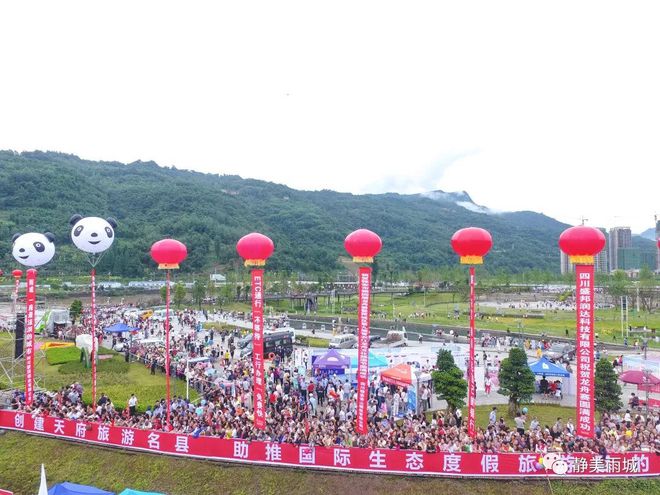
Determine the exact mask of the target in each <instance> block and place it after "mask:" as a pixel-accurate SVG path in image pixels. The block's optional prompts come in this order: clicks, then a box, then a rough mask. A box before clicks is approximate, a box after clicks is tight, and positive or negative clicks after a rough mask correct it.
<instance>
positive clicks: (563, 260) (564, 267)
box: [559, 249, 574, 275]
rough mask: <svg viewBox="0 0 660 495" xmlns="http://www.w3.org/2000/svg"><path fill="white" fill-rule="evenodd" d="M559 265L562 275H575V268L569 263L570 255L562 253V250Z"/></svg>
mask: <svg viewBox="0 0 660 495" xmlns="http://www.w3.org/2000/svg"><path fill="white" fill-rule="evenodd" d="M559 264H560V268H559V269H560V270H561V274H562V275H566V274H567V273H573V271H574V268H573V265H572V264H571V263H570V262H569V261H568V255H567V254H566V253H565V252H564V251H562V250H561V249H560V250H559Z"/></svg>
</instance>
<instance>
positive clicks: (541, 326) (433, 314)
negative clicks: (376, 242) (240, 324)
mask: <svg viewBox="0 0 660 495" xmlns="http://www.w3.org/2000/svg"><path fill="white" fill-rule="evenodd" d="M287 304H288V302H286V301H283V302H280V303H279V305H277V306H275V307H276V308H278V309H279V310H281V311H286V310H287V309H290V308H289V307H288V306H287ZM341 306H344V307H347V308H351V309H352V311H351V312H349V313H343V314H344V315H346V316H349V317H356V311H357V296H352V297H350V298H342V300H341ZM477 306H478V310H480V311H481V312H482V313H484V314H485V315H487V316H490V319H484V320H478V321H477V323H476V325H477V329H479V328H489V329H493V330H506V329H507V328H508V329H509V330H511V332H513V333H516V332H518V331H522V332H525V333H546V334H550V335H557V336H561V337H563V336H565V330H566V329H568V330H569V335H571V336H573V337H574V336H575V312H574V311H557V312H554V311H534V312H535V313H543V314H544V318H538V319H536V318H524V317H523V314H524V313H526V312H528V311H529V310H524V309H505V310H503V312H504V313H506V314H507V315H510V316H506V317H505V316H498V315H496V311H495V308H492V307H486V306H482V307H479V304H478V303H477ZM339 307H340V305H339V304H335V311H338V310H339ZM454 308H458V309H459V310H460V312H461V316H460V318H459V319H457V320H456V319H454V318H453V311H454ZM372 309H373V310H374V311H377V312H382V313H383V314H385V315H386V318H387V319H388V320H390V319H392V312H393V311H394V314H395V315H397V316H398V314H399V313H401V316H402V317H405V318H407V320H408V321H414V322H418V323H435V324H438V325H440V326H442V325H447V326H464V327H467V326H468V325H469V322H468V316H467V311H468V310H469V308H468V304H467V302H461V301H460V297H459V296H458V295H457V294H447V293H429V294H427V295H426V297H424V294H411V295H406V296H394V297H392V296H391V295H385V294H376V295H375V296H374V299H373V304H372ZM414 313H426V314H427V316H426V317H425V318H414V317H409V315H411V314H414ZM318 314H319V315H323V316H333V313H332V307H331V306H326V305H325V304H320V305H319V308H318ZM449 314H452V316H451V317H448V315H449ZM496 318H497V319H496ZM595 319H596V322H595V325H596V331H597V332H598V334H599V337H600V340H601V341H604V342H617V343H622V339H621V321H620V313H619V310H617V309H599V310H596V312H595ZM629 320H630V324H631V325H632V326H644V325H646V326H648V327H650V328H660V313H649V312H644V311H641V312H640V313H637V312H636V311H634V310H631V312H630V314H629ZM629 340H630V345H631V346H632V343H633V340H634V339H633V338H631V339H629ZM651 345H652V346H653V345H656V344H655V343H653V342H651Z"/></svg>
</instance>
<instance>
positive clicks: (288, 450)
mask: <svg viewBox="0 0 660 495" xmlns="http://www.w3.org/2000/svg"><path fill="white" fill-rule="evenodd" d="M0 428H4V429H9V430H18V431H25V432H30V433H37V434H40V435H49V436H56V437H60V438H68V439H71V440H77V441H83V442H88V443H94V444H101V445H106V446H114V447H119V448H122V449H126V450H143V451H148V452H156V453H161V454H169V455H177V456H182V457H200V458H204V459H211V460H218V461H235V462H246V463H253V464H268V465H283V466H298V467H310V468H318V469H341V470H344V471H346V470H353V471H364V472H370V473H377V472H384V473H389V474H406V475H411V474H415V475H427V476H450V477H451V476H455V477H463V476H464V477H470V476H472V477H484V478H491V477H503V478H507V477H508V478H522V477H544V476H551V477H554V478H560V477H574V478H603V477H629V476H657V475H659V474H660V456H658V455H656V454H655V453H649V452H629V453H625V454H612V455H608V456H606V457H603V456H600V455H596V454H581V453H579V454H578V453H576V454H561V455H558V456H557V457H558V459H557V460H554V464H551V465H550V466H549V467H548V468H544V467H542V466H541V464H539V455H538V454H480V453H475V454H468V453H447V452H440V453H426V452H420V451H414V450H390V449H358V448H346V447H321V446H316V447H313V446H308V445H300V446H297V445H293V444H288V443H275V442H256V441H254V442H250V441H247V440H228V439H224V438H219V437H203V436H201V437H199V438H195V437H194V436H191V435H180V434H175V433H163V432H159V431H152V430H136V429H133V428H124V427H118V426H110V425H104V424H99V423H83V422H77V421H72V420H67V419H58V418H52V417H48V416H32V415H31V414H29V413H21V412H17V411H9V410H0ZM547 457H549V456H546V458H547ZM545 464H549V463H548V461H547V460H546V461H545ZM557 472H565V473H566V474H557Z"/></svg>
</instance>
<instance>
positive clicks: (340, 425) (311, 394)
mask: <svg viewBox="0 0 660 495" xmlns="http://www.w3.org/2000/svg"><path fill="white" fill-rule="evenodd" d="M189 316H190V315H189ZM178 317H179V316H177V318H178ZM180 323H181V326H180V329H179V332H178V333H177V335H176V336H175V337H174V338H173V339H172V348H173V355H174V360H173V363H174V365H173V375H178V376H180V377H184V373H185V364H183V366H184V368H183V369H182V368H181V365H182V363H184V362H185V361H184V360H177V359H176V358H177V356H178V355H184V354H185V355H187V356H195V355H196V356H205V355H206V356H209V360H208V361H206V360H203V362H199V363H198V364H197V365H196V366H195V367H193V368H191V369H190V370H189V375H188V378H189V379H190V380H191V383H193V386H194V387H195V388H197V390H199V392H200V397H201V399H200V400H199V401H198V402H192V401H189V400H186V399H185V398H183V397H178V396H177V397H174V398H173V399H172V400H171V403H170V404H169V407H170V416H171V424H169V425H168V424H166V408H167V407H168V405H167V404H166V402H165V400H164V399H162V400H160V401H158V402H156V403H154V404H147V405H146V406H147V407H146V410H145V411H144V412H138V411H139V410H140V406H139V402H138V400H139V397H136V396H135V395H133V396H131V397H130V398H123V399H127V400H126V407H125V408H118V407H116V405H115V403H114V402H113V399H116V398H112V397H107V396H106V395H105V394H101V395H100V398H99V400H98V403H97V405H96V407H95V408H94V407H92V406H91V405H89V404H83V402H82V400H81V397H82V387H81V386H80V384H78V383H75V384H71V386H69V387H66V388H62V389H60V390H58V391H54V392H45V393H38V394H37V395H36V399H35V401H34V403H33V404H32V405H31V406H29V407H28V406H26V405H25V402H24V400H23V396H22V393H21V392H17V393H15V395H14V398H13V400H12V407H13V408H14V409H19V410H23V411H27V412H30V413H32V414H43V415H49V416H55V417H59V418H68V419H72V420H78V421H99V422H103V423H111V424H113V425H116V426H130V427H135V428H142V429H155V430H164V431H173V432H177V433H182V434H190V435H193V436H197V437H198V436H216V437H223V438H240V439H249V440H267V441H275V442H286V443H294V444H312V445H325V446H332V445H334V446H347V447H350V446H355V447H372V448H391V449H414V450H422V451H426V452H459V451H461V452H488V453H490V452H533V453H545V452H547V451H563V452H593V453H601V454H602V453H605V452H623V451H630V450H640V451H653V450H655V449H657V448H658V444H659V443H660V414H658V413H657V412H655V413H650V414H648V415H647V414H644V413H642V412H641V411H640V410H639V409H637V410H632V411H629V412H627V413H626V414H611V415H604V416H603V418H602V420H601V421H600V423H599V424H598V426H597V430H596V433H597V435H596V439H593V440H592V439H586V440H585V439H580V438H577V437H576V435H575V427H574V425H573V423H572V422H571V420H567V421H563V420H562V418H557V420H556V422H554V424H541V423H540V422H539V421H538V419H537V418H535V417H527V416H526V415H525V414H519V415H518V416H517V417H516V418H515V425H514V426H510V425H508V424H507V422H506V421H505V420H504V417H503V416H502V415H501V414H498V412H497V411H496V410H493V411H492V412H491V415H490V417H489V424H488V425H487V426H485V425H482V426H481V427H479V428H478V431H477V434H476V436H475V437H474V438H470V437H469V436H468V434H467V427H466V424H465V422H464V421H463V418H462V417H461V415H460V410H459V411H457V412H455V413H453V414H449V413H447V412H444V411H436V412H434V413H432V414H431V413H428V414H425V413H419V414H412V413H405V411H406V404H407V401H408V396H407V392H408V391H407V390H406V389H405V388H403V387H395V386H390V385H387V384H385V383H382V382H380V381H379V377H378V376H377V375H376V374H374V375H372V376H371V380H370V387H369V392H370V393H369V405H368V419H369V431H368V433H367V434H366V435H359V434H358V433H357V432H356V426H355V424H356V422H355V419H356V418H355V416H356V409H357V393H356V388H355V386H354V385H352V384H351V383H350V382H349V381H348V380H346V379H345V378H343V376H342V375H337V374H334V373H327V372H321V373H318V374H316V375H314V376H310V375H309V373H307V372H305V371H304V369H303V368H301V367H300V366H298V365H297V363H294V358H293V357H279V356H278V357H277V359H276V360H274V361H272V362H271V364H270V365H269V366H268V371H267V380H266V390H267V396H266V397H267V406H266V411H267V420H266V429H265V430H258V429H256V428H254V426H253V415H252V411H253V406H254V404H253V399H252V379H251V377H252V362H251V359H250V358H240V357H236V356H234V355H232V354H230V353H229V340H230V337H233V335H232V334H231V333H226V332H224V333H221V332H216V334H215V335H212V334H210V333H209V332H206V333H205V334H204V336H203V337H202V336H196V334H197V333H198V332H196V331H195V328H196V323H197V322H196V321H195V319H194V318H188V319H186V318H185V317H183V315H182V320H181V322H180ZM142 330H143V331H144V329H142ZM151 330H152V329H147V331H148V333H149V334H150V335H151ZM159 331H160V328H159V327H158V326H157V325H156V326H155V327H154V328H153V335H156V336H157V335H158V333H159ZM161 347H162V346H161ZM161 347H159V346H150V347H149V346H145V347H144V348H141V347H139V346H137V347H135V346H134V347H132V348H131V352H134V353H135V356H136V357H138V358H139V359H140V360H142V362H143V363H144V364H145V366H152V365H153V363H156V365H157V366H158V367H162V366H161V365H162V362H163V360H164V356H163V351H162V348H161ZM211 358H212V359H211ZM153 371H154V369H153V368H152V372H153ZM127 392H128V391H127ZM431 393H432V391H431V390H430V389H422V391H421V393H420V397H421V398H422V401H423V407H422V410H425V409H427V408H428V406H429V405H430V396H431Z"/></svg>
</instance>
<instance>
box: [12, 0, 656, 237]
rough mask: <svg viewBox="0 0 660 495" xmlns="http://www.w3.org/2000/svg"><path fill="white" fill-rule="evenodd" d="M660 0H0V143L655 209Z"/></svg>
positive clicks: (281, 176)
mask: <svg viewBox="0 0 660 495" xmlns="http://www.w3.org/2000/svg"><path fill="white" fill-rule="evenodd" d="M659 14H660V3H659V2H656V1H649V2H643V1H640V2H607V1H601V2H593V3H592V2H579V1H570V2H561V1H560V2H529V1H521V2H505V1H497V2H493V1H488V2H483V3H481V2H467V1H455V2H440V1H437V0H436V1H431V2H415V1H405V2H404V1H400V2H388V1H382V0H381V1H377V2H370V1H359V0H351V1H337V0H334V1H332V2H317V1H313V0H304V1H300V2H290V1H267V2H266V1H264V2H256V1H254V2H249V1H244V2H220V1H209V2H201V1H191V0H186V1H180V2H166V1H162V0H159V1H144V0H142V1H134V0H132V1H117V0H115V1H112V2H89V1H79V2H75V1H60V2H52V1H48V2H31V1H23V2H12V3H11V4H9V3H8V2H3V3H2V5H0V47H1V48H0V50H1V53H2V58H1V60H2V69H1V70H0V148H2V149H14V150H33V149H41V150H55V151H62V152H66V153H74V154H77V155H79V156H81V157H83V158H88V159H98V160H118V161H122V162H132V161H135V160H145V161H146V160H155V161H156V162H158V163H159V164H160V165H165V166H170V165H175V166H176V167H178V168H182V169H193V170H199V171H206V172H217V173H230V174H239V175H241V176H243V177H254V178H259V179H265V180H270V181H275V182H279V183H284V184H287V185H289V186H291V187H294V188H298V189H323V188H327V189H334V190H338V191H349V192H353V193H366V192H369V193H377V192H386V191H393V192H399V193H417V192H423V191H428V190H433V189H443V190H445V191H454V190H466V191H468V192H469V193H470V195H471V196H472V198H473V200H474V201H475V202H476V203H479V204H483V205H486V206H489V207H491V208H493V209H497V210H522V209H528V210H535V211H539V212H543V213H545V214H547V215H550V216H553V217H555V218H558V219H560V220H563V221H565V222H567V223H571V224H577V223H579V222H580V219H581V218H582V217H585V218H587V219H588V222H587V223H588V224H592V225H602V226H613V225H630V226H632V228H633V230H634V231H637V232H639V231H641V230H644V229H646V228H648V227H651V226H652V225H653V215H654V214H655V213H658V214H660V201H659V200H658V194H657V192H658V184H659V183H660V166H659V164H660V63H658V60H660V54H659V49H660V29H658V19H659V18H660V16H659Z"/></svg>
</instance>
